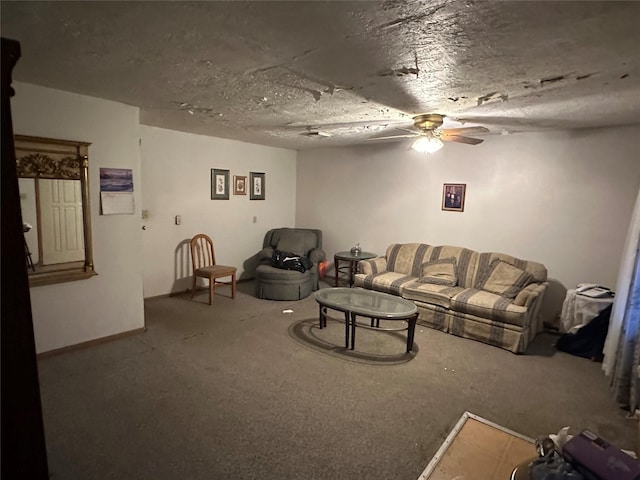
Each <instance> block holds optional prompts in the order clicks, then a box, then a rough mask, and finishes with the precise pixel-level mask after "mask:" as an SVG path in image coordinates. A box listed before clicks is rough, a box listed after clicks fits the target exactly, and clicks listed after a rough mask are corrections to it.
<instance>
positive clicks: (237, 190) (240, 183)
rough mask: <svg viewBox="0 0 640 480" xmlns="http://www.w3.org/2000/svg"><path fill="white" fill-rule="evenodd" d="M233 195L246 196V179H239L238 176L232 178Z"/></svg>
mask: <svg viewBox="0 0 640 480" xmlns="http://www.w3.org/2000/svg"><path fill="white" fill-rule="evenodd" d="M233 194H234V195H246V194H247V177H241V176H239V175H234V176H233Z"/></svg>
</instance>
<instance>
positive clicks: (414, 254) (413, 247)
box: [386, 243, 431, 277]
mask: <svg viewBox="0 0 640 480" xmlns="http://www.w3.org/2000/svg"><path fill="white" fill-rule="evenodd" d="M430 252H431V246H430V245H427V244H426V243H392V244H391V245H389V246H388V247H387V252H386V257H387V271H389V272H396V273H402V274H404V275H411V276H413V277H419V276H421V275H422V264H423V263H425V262H427V261H428V260H429V254H430Z"/></svg>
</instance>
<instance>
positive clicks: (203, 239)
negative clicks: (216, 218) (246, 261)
mask: <svg viewBox="0 0 640 480" xmlns="http://www.w3.org/2000/svg"><path fill="white" fill-rule="evenodd" d="M189 246H190V250H191V266H192V267H193V289H192V290H191V298H193V296H194V294H195V292H196V282H197V280H198V277H202V278H207V279H209V305H211V304H212V303H213V291H214V290H215V289H216V288H217V287H219V286H220V285H231V298H236V270H237V269H236V267H229V266H227V265H217V264H216V255H215V253H214V250H213V241H212V240H211V238H210V237H208V236H207V235H205V234H204V233H199V234H198V235H196V236H195V237H193V238H192V239H191V242H190V245H189ZM223 277H231V281H228V282H219V281H217V279H218V278H223Z"/></svg>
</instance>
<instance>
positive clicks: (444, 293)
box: [402, 281, 464, 308]
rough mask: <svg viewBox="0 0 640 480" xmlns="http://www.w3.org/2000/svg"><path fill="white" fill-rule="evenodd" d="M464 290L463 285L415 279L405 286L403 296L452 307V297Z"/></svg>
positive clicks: (408, 298) (412, 299) (407, 298)
mask: <svg viewBox="0 0 640 480" xmlns="http://www.w3.org/2000/svg"><path fill="white" fill-rule="evenodd" d="M463 290H464V288H462V287H456V286H450V285H437V284H435V283H423V282H420V281H415V282H411V283H408V284H406V285H405V286H404V287H403V289H402V298H404V299H406V300H411V301H417V302H423V303H430V304H431V305H439V306H441V307H444V308H451V299H452V298H453V297H455V296H456V295H457V294H459V293H460V292H462V291H463Z"/></svg>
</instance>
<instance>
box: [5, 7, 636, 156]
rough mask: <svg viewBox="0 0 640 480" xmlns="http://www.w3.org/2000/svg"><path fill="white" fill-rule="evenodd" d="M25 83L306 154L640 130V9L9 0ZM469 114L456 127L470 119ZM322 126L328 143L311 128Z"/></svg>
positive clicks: (155, 121) (18, 75) (10, 30)
mask: <svg viewBox="0 0 640 480" xmlns="http://www.w3.org/2000/svg"><path fill="white" fill-rule="evenodd" d="M0 8H1V17H2V18H1V21H2V24H1V26H2V36H3V37H8V38H13V39H15V40H18V41H20V43H21V46H22V58H21V59H20V61H19V62H18V65H17V67H16V69H15V70H14V79H16V80H19V81H24V82H28V83H34V84H37V85H42V86H47V87H51V88H56V89H60V90H66V91H71V92H76V93H81V94H85V95H90V96H95V97H100V98H105V99H110V100H115V101H118V102H122V103H126V104H129V105H135V106H138V107H140V109H141V121H142V123H144V124H147V125H154V126H159V127H164V128H170V129H174V130H181V131H187V132H194V133H199V134H204V135H212V136H218V137H223V138H232V139H236V140H244V141H248V142H253V143H260V144H265V145H274V146H281V147H287V148H295V149H303V148H315V147H319V146H328V145H350V144H355V143H363V142H364V141H366V139H368V138H371V137H375V136H382V135H390V134H394V133H401V132H398V130H395V127H398V126H400V127H406V126H409V125H411V123H412V122H411V117H412V116H413V115H415V114H418V113H427V112H438V113H442V114H445V115H447V118H446V119H445V126H446V127H455V126H461V123H463V124H466V125H467V126H468V125H476V124H481V125H485V126H487V127H489V128H490V129H491V131H492V132H494V133H500V132H502V131H504V130H509V131H530V130H539V129H548V128H580V127H597V126H610V125H622V124H630V123H640V54H639V45H640V28H639V27H638V25H639V24H640V3H639V2H620V3H618V2H577V1H575V2H551V1H540V2H525V1H510V2H503V1H496V2H489V1H474V0H465V1H451V0H440V1H404V0H389V1H366V2H348V1H335V2H317V1H300V2H262V1H261V2H186V1H181V2H6V1H2V2H1V4H0ZM456 120H457V121H456ZM318 131H320V132H322V133H326V134H328V135H331V136H330V137H321V136H318V135H314V134H313V133H312V135H311V136H309V135H305V133H309V132H318Z"/></svg>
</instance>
